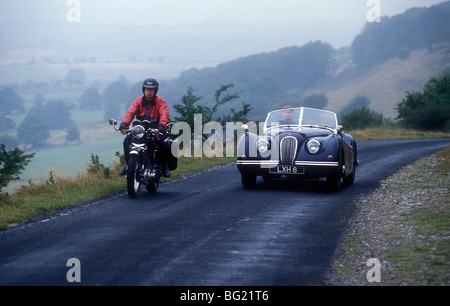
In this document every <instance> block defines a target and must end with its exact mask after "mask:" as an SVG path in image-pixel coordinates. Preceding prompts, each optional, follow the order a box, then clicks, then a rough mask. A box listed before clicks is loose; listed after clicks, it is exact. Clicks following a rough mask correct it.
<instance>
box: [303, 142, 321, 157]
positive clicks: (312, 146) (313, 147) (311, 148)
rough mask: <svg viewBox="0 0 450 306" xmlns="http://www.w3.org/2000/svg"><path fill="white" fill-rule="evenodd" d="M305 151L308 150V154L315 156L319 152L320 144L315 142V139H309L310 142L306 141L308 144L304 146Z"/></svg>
mask: <svg viewBox="0 0 450 306" xmlns="http://www.w3.org/2000/svg"><path fill="white" fill-rule="evenodd" d="M306 149H307V150H308V152H309V153H310V154H316V153H318V152H319V150H320V142H319V141H317V140H315V139H311V140H310V141H308V143H307V144H306Z"/></svg>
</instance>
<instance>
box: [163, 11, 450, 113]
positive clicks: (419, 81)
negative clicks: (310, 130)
mask: <svg viewBox="0 0 450 306" xmlns="http://www.w3.org/2000/svg"><path fill="white" fill-rule="evenodd" d="M449 17H450V2H444V3H441V4H439V5H435V6H432V7H430V8H413V9H410V10H407V11H406V12H404V13H403V14H399V15H396V16H393V17H390V18H388V17H383V18H382V19H381V22H377V23H366V25H365V27H364V29H363V30H362V31H361V33H360V34H358V35H357V36H356V37H355V38H354V41H353V43H352V45H351V47H348V48H341V49H339V50H335V49H333V48H332V47H331V45H329V44H328V43H326V42H321V41H314V42H309V43H307V44H305V45H303V46H291V47H286V48H282V49H279V50H277V51H274V52H268V53H262V54H255V55H251V56H247V57H244V58H239V59H236V60H233V61H229V62H226V63H222V64H220V65H218V66H217V67H215V68H203V69H200V70H199V69H195V68H192V69H190V70H187V71H184V72H183V73H181V75H180V77H179V78H177V79H175V80H172V81H170V82H169V83H168V84H164V87H165V88H168V91H167V92H168V94H167V95H166V96H167V98H168V100H169V101H179V99H180V97H181V96H182V95H183V94H185V92H186V88H187V87H192V88H193V89H194V90H197V91H196V95H197V96H200V97H203V99H202V100H201V102H200V104H205V105H208V106H211V105H212V103H213V101H214V99H213V95H214V92H215V91H216V90H217V89H218V88H220V86H221V85H225V84H230V83H232V84H234V85H235V88H234V89H235V91H236V92H238V93H239V94H240V97H241V101H235V102H234V103H232V104H231V103H230V104H229V105H227V108H235V109H240V108H241V103H242V102H245V103H248V104H251V106H252V107H253V111H252V112H251V113H250V114H249V119H250V120H262V119H263V118H264V117H265V114H266V113H267V112H268V111H270V110H272V109H276V108H281V107H283V106H284V105H286V104H289V105H292V106H302V105H306V103H305V102H304V99H305V98H307V97H309V96H311V95H324V96H325V97H326V98H327V99H328V104H327V105H326V108H327V109H330V110H332V111H335V112H340V111H341V109H342V108H343V107H344V106H346V105H347V104H348V103H349V102H350V101H351V100H352V99H353V98H354V97H355V96H358V95H362V96H366V97H367V98H368V99H369V100H370V101H371V104H370V108H371V109H373V110H375V111H378V112H381V113H383V115H384V117H387V118H392V119H394V118H395V117H396V116H397V114H396V111H395V109H394V107H395V106H396V104H397V103H398V102H400V101H401V100H402V98H403V97H404V96H405V92H407V91H420V90H422V89H423V86H424V84H425V83H426V82H427V81H428V80H429V79H430V78H431V77H433V76H435V77H438V76H439V75H441V74H442V73H443V72H444V70H445V69H448V68H450V58H449V54H450V52H449V51H450V50H449V48H450V47H449V40H448V37H449V35H450V26H449V25H448V18H449ZM175 103H178V102H175ZM307 106H314V105H307ZM318 107H323V106H318ZM227 111H228V110H227V109H226V108H223V109H222V112H224V113H225V112H227Z"/></svg>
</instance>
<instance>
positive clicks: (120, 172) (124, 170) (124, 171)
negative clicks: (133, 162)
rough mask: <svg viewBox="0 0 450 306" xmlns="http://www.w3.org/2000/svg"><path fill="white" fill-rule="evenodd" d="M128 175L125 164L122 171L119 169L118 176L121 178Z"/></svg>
mask: <svg viewBox="0 0 450 306" xmlns="http://www.w3.org/2000/svg"><path fill="white" fill-rule="evenodd" d="M127 173H128V164H125V165H124V166H123V167H122V169H120V171H119V175H121V176H123V175H127Z"/></svg>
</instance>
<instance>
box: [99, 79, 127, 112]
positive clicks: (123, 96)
mask: <svg viewBox="0 0 450 306" xmlns="http://www.w3.org/2000/svg"><path fill="white" fill-rule="evenodd" d="M128 92H129V89H128V87H127V85H126V84H125V83H123V82H121V81H115V82H113V83H111V84H110V85H109V86H108V87H106V88H105V90H104V91H103V94H102V98H103V101H105V105H106V106H107V105H108V104H109V103H112V104H117V103H118V104H119V105H120V107H129V106H130V105H129V103H130V102H129V101H128V99H127V97H128Z"/></svg>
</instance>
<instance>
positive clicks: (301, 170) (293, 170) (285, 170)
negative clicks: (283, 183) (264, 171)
mask: <svg viewBox="0 0 450 306" xmlns="http://www.w3.org/2000/svg"><path fill="white" fill-rule="evenodd" d="M270 173H278V174H305V167H303V166H277V167H275V168H272V169H270Z"/></svg>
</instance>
